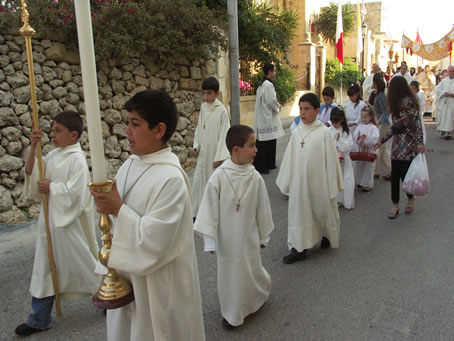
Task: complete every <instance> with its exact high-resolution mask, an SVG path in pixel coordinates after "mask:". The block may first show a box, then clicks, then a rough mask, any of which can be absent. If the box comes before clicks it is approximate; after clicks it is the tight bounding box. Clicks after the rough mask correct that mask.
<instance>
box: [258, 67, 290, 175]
mask: <svg viewBox="0 0 454 341" xmlns="http://www.w3.org/2000/svg"><path fill="white" fill-rule="evenodd" d="M263 72H264V73H265V80H264V81H263V83H262V85H260V86H259V88H258V89H257V95H256V101H255V109H254V131H255V135H256V137H257V150H258V151H257V155H256V157H255V159H254V167H255V169H257V171H258V172H260V173H262V174H268V173H269V171H270V170H271V169H274V168H276V143H277V139H278V138H279V137H281V136H284V130H283V129H282V122H281V119H280V117H279V112H280V110H281V105H280V104H279V102H278V101H277V97H276V90H275V89H274V85H273V79H274V77H275V72H274V65H273V64H269V63H266V64H265V65H264V66H263Z"/></svg>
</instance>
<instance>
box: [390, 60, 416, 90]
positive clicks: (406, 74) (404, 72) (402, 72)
mask: <svg viewBox="0 0 454 341" xmlns="http://www.w3.org/2000/svg"><path fill="white" fill-rule="evenodd" d="M394 77H404V78H405V80H406V81H407V83H408V85H410V83H411V81H412V80H413V77H412V76H411V75H410V72H408V68H407V64H404V63H402V65H401V66H400V71H399V72H397V73H395V74H394V76H393V78H394ZM391 79H392V78H391Z"/></svg>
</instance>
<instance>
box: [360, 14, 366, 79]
mask: <svg viewBox="0 0 454 341" xmlns="http://www.w3.org/2000/svg"><path fill="white" fill-rule="evenodd" d="M366 30H367V25H366V22H365V21H364V16H363V24H362V25H361V32H362V34H363V52H362V53H361V74H362V75H364V71H365V69H364V61H365V60H364V51H365V50H366V46H365V45H364V42H365V40H366Z"/></svg>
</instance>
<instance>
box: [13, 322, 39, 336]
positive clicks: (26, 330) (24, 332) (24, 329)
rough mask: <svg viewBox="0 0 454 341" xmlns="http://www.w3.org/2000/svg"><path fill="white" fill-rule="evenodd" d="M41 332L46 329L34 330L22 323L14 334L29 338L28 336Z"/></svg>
mask: <svg viewBox="0 0 454 341" xmlns="http://www.w3.org/2000/svg"><path fill="white" fill-rule="evenodd" d="M43 330H46V329H36V328H33V327H30V326H29V325H28V324H26V323H22V324H20V325H18V326H17V327H16V330H15V331H14V332H15V333H16V334H17V335H20V336H29V335H32V334H35V333H37V332H42V331H43Z"/></svg>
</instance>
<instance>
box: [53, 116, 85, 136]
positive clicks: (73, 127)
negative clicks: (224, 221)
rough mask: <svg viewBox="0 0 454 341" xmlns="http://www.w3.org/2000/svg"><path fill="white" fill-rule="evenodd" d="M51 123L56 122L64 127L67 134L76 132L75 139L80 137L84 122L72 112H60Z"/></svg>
mask: <svg viewBox="0 0 454 341" xmlns="http://www.w3.org/2000/svg"><path fill="white" fill-rule="evenodd" d="M53 122H57V123H59V124H61V125H62V126H64V127H66V128H67V129H68V130H69V132H73V131H75V132H77V139H79V137H80V135H82V131H83V130H84V122H83V121H82V118H81V117H80V115H79V114H78V113H76V112H74V111H62V112H60V113H58V114H57V115H55V117H54V119H53Z"/></svg>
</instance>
